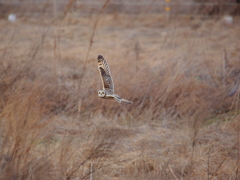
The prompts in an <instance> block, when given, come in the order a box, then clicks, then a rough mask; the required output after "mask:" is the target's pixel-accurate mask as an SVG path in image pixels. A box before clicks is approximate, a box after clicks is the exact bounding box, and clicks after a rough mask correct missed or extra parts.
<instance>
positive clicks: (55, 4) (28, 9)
mask: <svg viewBox="0 0 240 180" xmlns="http://www.w3.org/2000/svg"><path fill="white" fill-rule="evenodd" d="M104 3H105V1H104V0H95V1H94V0H91V1H87V0H81V1H80V0H74V1H64V0H51V1H45V0H1V1H0V8H1V9H0V11H1V15H2V16H4V15H8V14H9V13H17V14H18V15H22V16H23V15H32V16H37V15H39V14H41V15H42V14H45V15H46V14H48V15H50V16H56V15H57V14H58V13H59V14H62V12H63V11H64V10H66V7H67V6H68V5H70V4H71V11H75V13H77V14H79V15H84V14H85V15H86V14H89V13H96V11H98V10H99V9H100V8H101V6H102V5H103V4H104ZM239 4H240V2H239V0H166V1H165V0H153V1H147V0H140V1H134V0H130V1H123V0H111V1H109V2H108V4H107V6H106V7H105V8H104V13H128V14H137V13H143V12H144V13H164V12H165V7H166V6H169V7H170V11H171V13H170V14H171V15H172V16H173V17H174V16H177V15H194V16H196V15H202V16H213V15H215V16H216V15H222V14H231V15H239V13H240V12H239Z"/></svg>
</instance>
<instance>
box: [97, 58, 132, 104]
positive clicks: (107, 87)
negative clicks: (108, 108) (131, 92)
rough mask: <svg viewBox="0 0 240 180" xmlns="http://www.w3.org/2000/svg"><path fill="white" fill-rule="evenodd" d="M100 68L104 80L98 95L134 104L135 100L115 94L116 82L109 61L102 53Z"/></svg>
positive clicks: (99, 62)
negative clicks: (114, 82)
mask: <svg viewBox="0 0 240 180" xmlns="http://www.w3.org/2000/svg"><path fill="white" fill-rule="evenodd" d="M98 70H99V72H100V77H101V80H102V85H103V90H99V91H98V96H99V97H100V98H103V99H115V100H116V101H117V102H119V103H122V102H123V103H127V104H133V102H131V101H128V100H126V99H123V98H121V97H120V96H118V95H117V94H114V84H113V80H112V76H111V73H110V68H109V66H108V63H107V61H106V60H105V59H104V57H103V56H102V55H99V56H98Z"/></svg>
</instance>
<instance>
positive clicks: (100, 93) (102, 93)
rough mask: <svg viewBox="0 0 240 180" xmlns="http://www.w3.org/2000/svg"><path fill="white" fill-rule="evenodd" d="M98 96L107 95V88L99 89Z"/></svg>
mask: <svg viewBox="0 0 240 180" xmlns="http://www.w3.org/2000/svg"><path fill="white" fill-rule="evenodd" d="M98 96H99V97H101V98H103V97H105V96H106V92H105V90H99V91H98Z"/></svg>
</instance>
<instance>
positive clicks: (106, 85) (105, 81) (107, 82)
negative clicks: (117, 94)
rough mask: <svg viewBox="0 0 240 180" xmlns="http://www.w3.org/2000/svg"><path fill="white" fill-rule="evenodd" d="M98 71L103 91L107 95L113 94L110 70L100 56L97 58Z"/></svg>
mask: <svg viewBox="0 0 240 180" xmlns="http://www.w3.org/2000/svg"><path fill="white" fill-rule="evenodd" d="M98 70H99V72H100V77H101V79H102V85H103V89H105V90H106V91H107V92H108V93H109V94H113V93H114V84H113V80H112V76H111V73H110V68H109V66H108V63H107V61H106V60H105V59H104V57H103V56H102V55H99V56H98Z"/></svg>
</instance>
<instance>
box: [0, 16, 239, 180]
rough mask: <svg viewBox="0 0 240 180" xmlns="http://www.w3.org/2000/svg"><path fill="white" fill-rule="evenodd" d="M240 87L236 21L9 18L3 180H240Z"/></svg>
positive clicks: (1, 107)
mask: <svg viewBox="0 0 240 180" xmlns="http://www.w3.org/2000/svg"><path fill="white" fill-rule="evenodd" d="M99 54H102V55H103V56H104V57H105V58H106V59H107V60H108V63H109V65H110V67H111V72H112V76H113V80H114V82H115V90H116V94H119V95H120V96H122V97H123V98H126V99H129V100H131V101H133V102H134V104H133V105H128V104H118V103H117V102H115V101H110V100H103V99H100V98H98V96H97V91H98V90H99V89H101V88H102V87H101V82H100V76H99V72H98V69H97V56H98V55H99ZM239 81H240V19H239V18H238V17H236V18H235V19H234V23H233V24H232V25H226V24H224V23H223V22H222V21H221V19H199V18H191V17H185V18H180V17H179V18H177V17H176V18H175V19H172V20H171V21H170V22H167V21H166V20H165V18H164V17H163V16H160V15H156V14H155V15H154V14H152V15H141V14H139V15H121V14H109V15H89V16H85V17H79V16H77V15H75V14H68V15H67V16H66V17H65V18H63V19H57V20H53V19H49V18H48V17H32V18H29V17H28V18H27V17H20V18H18V20H17V21H16V22H14V23H10V22H8V21H6V20H5V19H1V20H0V124H1V125H0V179H14V180H15V179H21V180H25V179H29V180H30V179H31V180H36V179H39V180H40V179H41V180H42V179H51V180H55V179H56V180H59V179H66V180H67V179H90V180H106V179H109V180H110V179H111V180H113V179H116V180H117V179H119V180H120V179H121V180H122V179H126V180H127V179H128V180H134V179H136V180H139V179H142V180H145V179H163V180H164V179H176V180H177V179H195V180H196V179H211V180H215V179H223V180H224V179H239V178H240V172H239V165H240V139H239V138H240V122H239V121H240V115H239V105H240V102H239V93H240V91H239Z"/></svg>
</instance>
